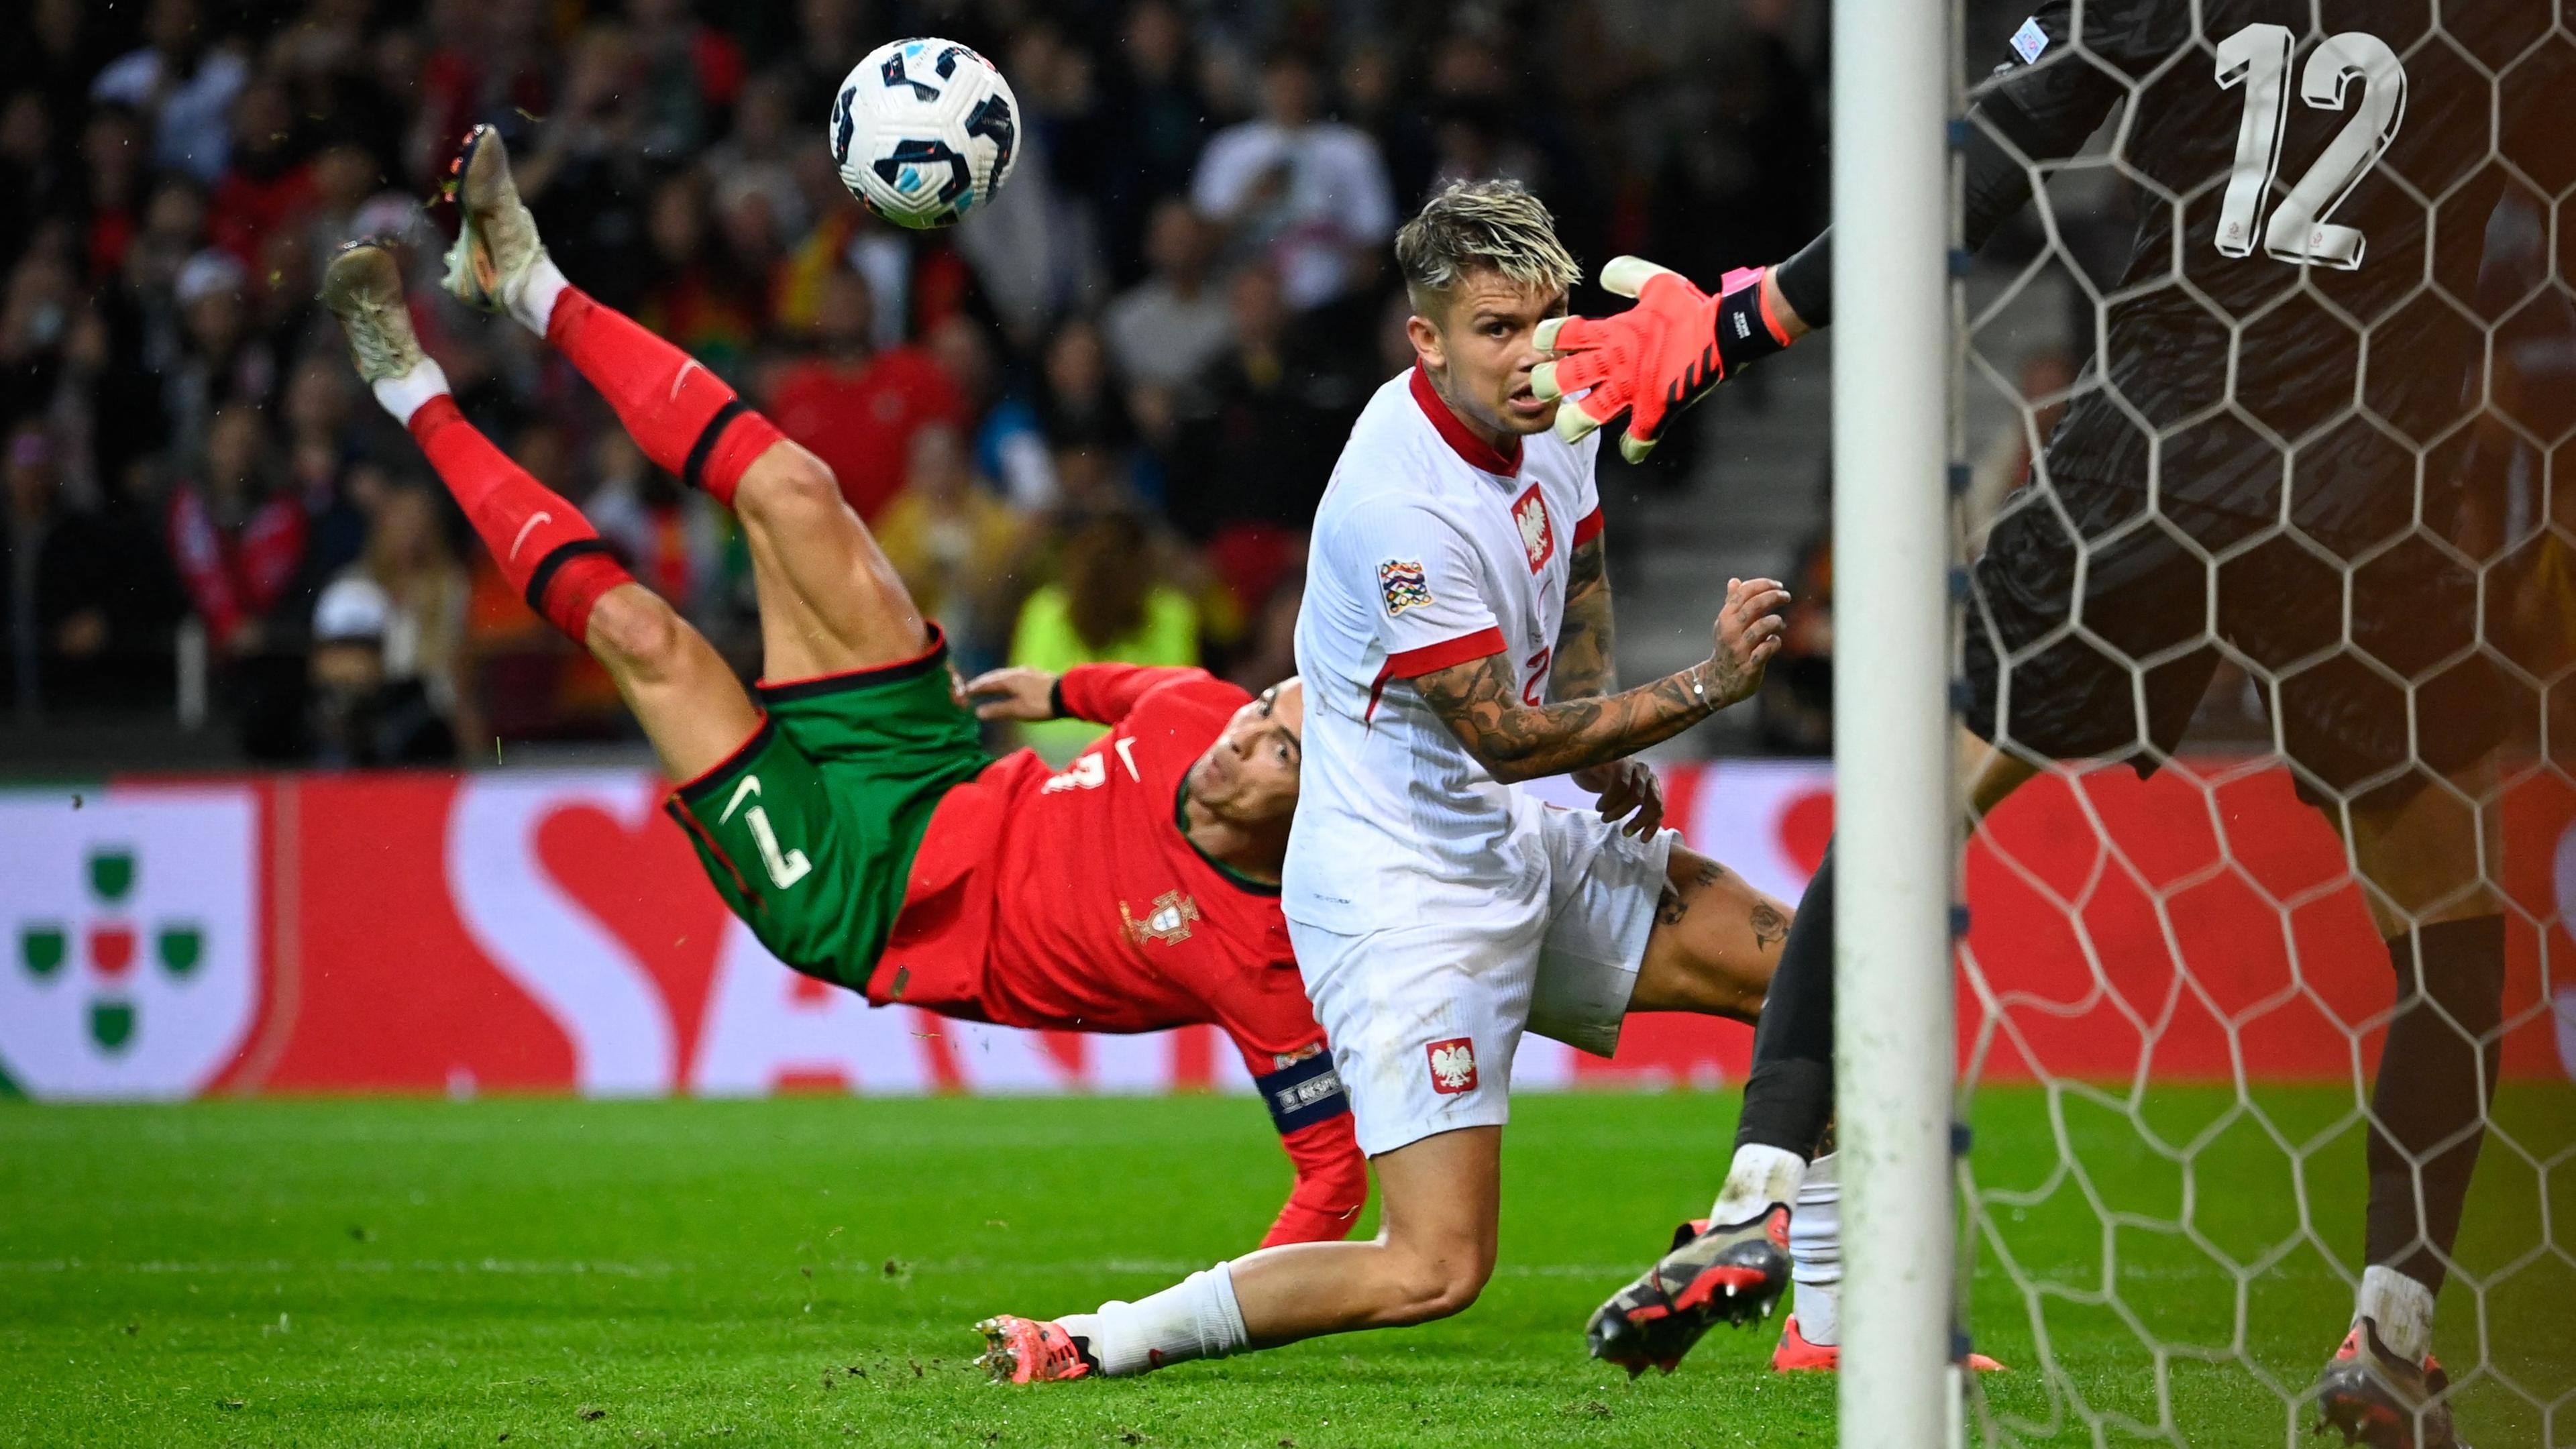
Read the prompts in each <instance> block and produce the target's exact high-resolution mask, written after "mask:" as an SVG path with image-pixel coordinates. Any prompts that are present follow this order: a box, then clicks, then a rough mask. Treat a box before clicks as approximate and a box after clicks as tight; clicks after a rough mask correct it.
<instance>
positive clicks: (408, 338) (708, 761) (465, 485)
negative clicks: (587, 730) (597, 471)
mask: <svg viewBox="0 0 2576 1449" xmlns="http://www.w3.org/2000/svg"><path fill="white" fill-rule="evenodd" d="M322 300H323V303H324V305H326V306H327V307H329V308H330V310H331V312H332V314H333V315H334V316H336V317H338V318H339V319H340V326H341V329H342V331H343V332H344V333H345V334H346V335H347V336H348V339H349V350H350V353H351V355H352V357H353V358H354V360H355V361H356V363H357V368H358V376H359V377H360V378H361V379H363V380H364V381H365V382H366V383H367V384H368V386H369V387H370V388H371V389H372V390H373V391H374V393H375V395H376V399H377V401H379V402H381V403H383V404H384V406H385V409H386V410H387V411H388V412H391V413H392V414H393V415H394V416H395V417H396V418H397V419H399V420H400V421H401V422H402V423H403V424H404V426H406V427H407V428H409V429H410V431H411V435H412V437H413V438H414V440H416V441H417V442H418V443H419V444H420V447H421V451H422V452H424V453H426V454H428V455H429V461H430V464H431V466H432V467H433V468H435V469H436V470H437V472H438V476H439V478H440V480H441V481H442V482H444V483H445V484H446V485H447V487H448V490H449V492H451V493H453V494H454V495H455V497H456V501H457V503H458V504H459V505H460V506H461V507H462V508H463V509H464V510H465V516H466V517H467V519H469V520H470V521H471V522H472V523H473V525H474V531H475V532H476V533H477V534H479V535H480V536H481V537H482V539H483V542H484V543H485V544H486V545H487V546H488V547H489V548H490V549H491V550H492V557H493V559H494V561H495V562H497V563H498V564H499V565H500V566H501V572H502V574H503V576H504V577H506V578H508V579H509V580H510V582H511V583H512V584H513V585H514V586H516V587H517V588H518V589H519V590H520V592H521V594H522V595H524V596H525V597H526V599H527V601H528V607H530V608H531V609H534V610H536V611H537V613H539V614H540V615H542V616H544V618H545V619H546V620H547V622H549V623H551V624H553V625H554V626H555V627H556V628H558V629H561V630H562V631H563V632H564V633H566V634H568V635H570V636H571V637H572V638H574V639H575V640H577V641H580V642H581V643H582V644H583V645H584V646H585V647H586V648H588V649H589V650H590V651H591V653H593V654H594V655H596V656H598V657H599V659H600V660H601V661H602V662H603V663H604V664H606V665H607V666H608V670H609V673H610V675H611V676H612V677H613V678H614V679H615V680H616V681H617V686H618V689H619V691H620V692H621V693H622V694H623V695H624V696H625V698H626V700H627V703H628V705H629V707H631V708H632V709H634V710H635V712H636V716H637V718H638V719H640V720H641V721H642V722H643V724H644V729H645V733H646V734H647V736H648V737H650V738H651V740H652V741H653V746H654V749H655V751H656V752H657V753H658V754H659V755H660V756H661V758H662V763H663V767H664V768H665V769H666V770H668V771H670V772H671V775H672V777H673V778H675V779H686V778H688V777H690V776H693V775H695V774H697V773H699V772H700V771H702V770H705V769H707V768H708V767H710V766H712V765H714V764H716V763H717V762H719V761H721V760H723V759H725V758H726V757H727V756H728V755H729V754H731V753H732V752H733V751H734V750H735V749H736V748H737V747H738V746H740V745H741V744H742V742H743V741H744V740H745V739H747V738H749V737H750V736H751V735H752V734H753V732H754V731H755V730H756V729H758V727H759V724H760V716H759V713H758V711H756V710H754V709H753V708H752V706H751V700H750V699H749V698H748V697H747V696H746V695H745V694H744V693H743V690H742V686H741V684H740V683H739V682H738V681H736V680H735V679H734V677H733V674H732V672H731V671H730V670H728V669H727V668H726V667H725V665H724V661H723V660H722V659H721V658H719V657H718V656H717V654H716V652H715V649H714V646H712V645H710V644H708V643H707V641H706V640H705V639H704V638H703V637H701V636H700V635H699V634H698V633H697V632H696V631H695V630H693V629H691V628H689V626H688V625H687V624H686V623H684V622H682V620H681V619H680V617H679V615H678V614H676V613H674V612H673V611H672V609H671V607H670V605H669V604H667V603H665V602H663V601H662V600H661V599H660V598H657V597H655V596H654V594H653V593H652V592H651V591H650V590H648V589H646V588H644V587H643V586H642V585H640V584H638V583H636V582H635V580H634V578H633V577H632V576H630V575H629V574H628V573H627V572H626V570H625V569H624V568H623V567H622V566H620V565H619V564H618V562H617V561H616V560H615V559H614V558H612V557H610V555H609V552H608V548H607V545H605V544H603V543H602V542H600V539H599V535H598V534H597V533H596V532H594V531H593V530H592V529H591V527H590V524H589V523H588V522H587V521H585V520H584V519H583V518H582V515H581V510H579V509H577V508H575V507H573V506H572V504H571V503H569V502H567V501H565V500H564V499H563V498H562V497H560V496H558V495H557V494H555V493H553V492H551V491H549V490H548V489H547V488H546V487H545V486H544V485H543V484H541V483H539V482H537V480H536V479H535V478H533V477H531V476H529V475H528V473H527V472H526V471H525V470H524V469H521V468H520V467H519V466H518V465H517V464H515V463H512V462H511V461H510V460H509V459H508V458H507V457H506V456H504V455H503V454H502V453H501V451H500V450H499V449H497V448H495V447H493V446H492V444H491V441H490V440H489V439H487V438H485V437H484V436H483V435H482V433H481V432H479V431H477V430H476V429H475V427H474V425H473V424H471V423H469V422H467V421H466V420H465V417H464V415H463V414H461V413H459V412H458V411H457V408H456V400H455V399H454V398H453V397H451V396H449V395H448V390H447V376H446V374H445V373H444V372H442V371H440V369H439V366H438V364H437V363H435V362H433V361H431V360H430V359H429V358H428V356H427V355H425V354H424V353H423V352H422V351H421V347H420V341H419V339H418V337H416V336H415V335H414V334H413V332H412V326H411V314H410V312H409V310H408V309H407V308H406V306H405V304H404V300H403V287H402V272H401V269H400V268H399V267H398V266H397V265H396V264H395V262H394V258H393V255H392V253H391V252H389V251H388V250H387V249H386V248H385V247H383V246H381V245H378V244H376V243H373V242H358V243H355V244H353V245H351V246H349V247H347V248H345V249H343V250H342V251H341V253H340V254H339V255H338V256H336V257H334V258H332V260H331V264H330V266H329V267H328V268H326V269H325V271H324V272H323V277H322Z"/></svg>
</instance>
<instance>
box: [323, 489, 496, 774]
mask: <svg viewBox="0 0 2576 1449" xmlns="http://www.w3.org/2000/svg"><path fill="white" fill-rule="evenodd" d="M468 587H469V586H468V583H467V577H466V573H465V568H464V566H463V565H461V564H459V563H458V562H457V561H456V558H455V555H454V554H452V553H450V552H449V551H448V548H447V541H446V539H445V538H444V537H443V536H442V535H441V533H440V527H439V513H438V504H437V501H436V499H435V498H434V497H433V495H432V494H431V493H430V492H429V490H428V489H426V488H424V487H422V486H420V485H419V484H417V483H407V484H403V485H400V486H397V487H394V488H392V489H389V490H388V491H387V492H386V493H385V494H384V496H383V498H382V499H381V500H380V501H379V502H378V504H377V506H376V514H375V531H374V533H373V534H372V535H371V536H370V537H369V538H368V540H367V552H366V556H365V558H364V559H362V560H361V561H360V562H358V563H357V564H355V565H353V566H352V567H350V568H349V569H347V570H345V571H344V572H342V573H341V574H340V576H339V577H337V578H335V579H333V580H332V581H331V583H330V584H329V585H328V586H327V587H325V588H324V589H323V590H322V591H321V596H320V597H319V599H317V600H316V602H315V604H314V609H313V652H312V656H311V673H312V683H313V690H312V694H311V709H312V729H313V736H312V746H313V749H314V752H315V757H316V758H317V759H318V760H320V761H321V762H322V763H325V764H336V765H396V764H404V765H418V764H436V763H443V762H446V761H449V760H453V759H455V758H456V741H457V738H458V734H459V730H458V728H457V720H458V717H459V715H460V711H461V709H462V706H463V698H464V697H463V692H462V690H461V689H460V688H459V669H460V666H461V664H462V662H463V656H464V640H465V601H466V594H467V591H468ZM476 732H478V731H475V730H473V729H472V728H471V726H470V725H469V726H468V729H467V731H466V733H467V734H468V735H471V734H472V733H476Z"/></svg>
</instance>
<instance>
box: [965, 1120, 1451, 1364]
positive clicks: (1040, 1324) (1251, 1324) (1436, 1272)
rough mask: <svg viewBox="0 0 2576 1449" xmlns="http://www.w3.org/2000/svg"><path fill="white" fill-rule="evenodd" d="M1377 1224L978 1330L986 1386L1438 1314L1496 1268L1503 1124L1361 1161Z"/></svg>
mask: <svg viewBox="0 0 2576 1449" xmlns="http://www.w3.org/2000/svg"><path fill="white" fill-rule="evenodd" d="M1370 1165H1371V1166H1372V1167H1373V1168H1375V1169H1376V1171H1377V1177H1378V1202H1379V1208H1380V1218H1379V1223H1380V1226H1379V1229H1378V1235H1377V1238H1376V1240H1375V1241H1373V1242H1366V1243H1335V1242H1317V1243H1293V1244H1289V1245H1286V1246H1282V1247H1277V1248H1264V1249H1262V1250H1261V1251H1259V1252H1257V1253H1248V1254H1246V1255H1244V1256H1243V1257H1240V1258H1237V1259H1234V1260H1233V1261H1232V1262H1227V1263H1219V1264H1217V1265H1216V1266H1214V1267H1212V1268H1208V1269H1206V1270H1204V1271H1201V1272H1197V1273H1192V1274H1191V1275H1190V1276H1189V1277H1188V1278H1187V1279H1185V1280H1183V1281H1182V1282H1180V1283H1177V1284H1174V1285H1173V1286H1172V1287H1169V1288H1166V1289H1164V1290H1163V1291H1161V1292H1159V1293H1154V1294H1149V1295H1147V1296H1146V1297H1144V1298H1141V1299H1138V1300H1137V1301H1135V1302H1133V1303H1126V1302H1112V1303H1104V1304H1102V1305H1101V1306H1100V1307H1099V1308H1098V1309H1097V1310H1095V1311H1093V1312H1090V1313H1070V1314H1067V1315H1065V1316H1064V1317H1063V1318H1060V1319H1054V1320H1040V1319H1025V1318H1018V1317H1014V1316H1011V1315H1003V1316H1000V1317H995V1318H988V1319H986V1320H984V1321H983V1322H982V1323H980V1324H978V1325H977V1328H978V1330H979V1331H980V1332H982V1333H983V1335H984V1341H985V1351H984V1355H983V1357H982V1358H980V1359H978V1360H977V1362H978V1363H980V1364H982V1365H983V1366H984V1368H985V1370H986V1371H987V1372H988V1373H990V1374H991V1375H992V1376H993V1378H994V1379H995V1381H996V1382H1002V1383H1033V1382H1051V1381H1056V1380H1062V1379H1073V1378H1094V1377H1109V1378H1119V1377H1123V1376H1126V1375H1129V1374H1139V1373H1145V1372H1148V1371H1151V1370H1154V1369H1161V1368H1169V1367H1171V1366H1172V1365H1174V1364H1180V1363H1187V1362H1188V1361H1190V1360H1191V1359H1199V1358H1223V1357H1225V1356H1226V1355H1229V1354H1233V1353H1239V1352H1242V1351H1243V1350H1245V1349H1249V1348H1276V1347H1278V1346H1279V1345H1281V1344H1285V1343H1295V1342H1296V1341H1298V1340H1299V1339H1304V1338H1314V1337H1316V1336H1318V1335H1321V1334H1327V1333H1348V1332H1352V1331H1354V1330H1358V1329H1364V1328H1398V1327H1403V1326H1405V1325H1407V1324H1415V1323H1427V1322H1429V1321H1431V1320H1432V1319H1435V1318H1446V1317H1448V1316H1449V1315H1451V1314H1453V1313H1458V1312H1461V1311H1463V1310H1465V1309H1466V1307H1467V1306H1468V1305H1469V1304H1471V1303H1473V1302H1475V1301H1476V1296H1477V1294H1479V1293H1480V1292H1482V1291H1483V1290H1484V1286H1485V1282H1486V1280H1487V1279H1488V1278H1489V1277H1491V1276H1492V1274H1493V1271H1494V1241H1495V1228H1496V1224H1497V1223H1498V1222H1499V1221H1500V1218H1501V1207H1502V1129H1501V1128H1499V1127H1466V1128H1459V1129H1456V1130H1453V1131H1448V1132H1442V1133H1438V1134H1436V1135H1434V1136H1430V1137H1424V1138H1420V1139H1417V1140H1416V1141H1413V1142H1410V1143H1407V1144H1405V1145H1404V1146H1402V1147H1399V1148H1396V1149H1394V1150H1392V1151H1390V1152H1385V1153H1381V1154H1380V1155H1378V1156H1377V1157H1374V1158H1372V1159H1371V1160H1370Z"/></svg>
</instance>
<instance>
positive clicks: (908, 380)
mask: <svg viewBox="0 0 2576 1449" xmlns="http://www.w3.org/2000/svg"><path fill="white" fill-rule="evenodd" d="M874 320H875V319H874V317H873V314H872V311H871V307H870V300H869V295H868V284H867V283H866V282H865V281H864V280H862V279H861V278H860V277H859V275H858V274H857V273H855V272H835V273H833V274H832V276H831V277H830V278H829V279H828V280H826V281H825V282H824V284H823V291H822V297H821V304H820V306H819V308H818V309H817V312H816V316H815V328H814V332H815V336H814V340H815V343H816V345H817V355H816V356H813V357H810V358H807V359H806V360H804V361H802V362H798V363H795V364H793V365H791V366H790V367H788V368H786V369H785V370H784V371H782V372H781V373H780V375H779V378H778V382H777V385H776V388H775V390H774V391H773V393H772V394H771V396H770V399H769V403H768V408H767V411H768V413H769V416H770V417H771V418H772V419H773V420H775V421H776V422H777V424H778V426H779V428H780V430H781V431H783V432H785V433H786V434H787V436H788V437H790V438H793V439H795V440H796V441H797V442H799V443H802V444H804V445H805V446H806V447H808V448H811V449H813V450H814V454H815V456H817V457H819V458H821V459H822V460H823V461H824V462H825V463H827V464H829V465H830V466H831V469H832V472H833V475H834V476H836V477H837V478H839V479H840V482H841V495H842V496H843V497H845V498H847V499H848V500H849V501H850V506H851V507H852V508H855V509H857V510H858V512H859V516H860V517H861V518H864V519H867V520H869V521H870V522H874V521H875V519H876V517H877V515H878V513H880V512H882V511H883V510H884V508H885V505H886V503H887V501H888V500H889V499H891V498H893V497H894V494H895V491H896V490H897V489H899V488H901V487H902V486H903V470H904V462H905V458H906V457H907V455H908V454H909V453H910V451H911V448H912V435H913V433H914V432H915V431H916V430H918V429H919V428H920V427H921V426H922V425H923V424H925V423H928V422H932V421H939V422H947V423H963V422H964V421H965V420H966V399H965V396H964V394H962V393H961V392H959V391H958V388H957V384H956V383H955V382H954V381H953V380H952V379H951V378H950V377H949V375H948V374H947V373H946V372H944V371H942V370H941V369H940V367H939V364H937V363H935V362H933V361H931V360H930V356H929V354H927V353H925V352H923V351H921V350H920V349H918V348H915V347H910V346H905V347H895V348H888V349H886V350H885V351H882V352H879V351H876V350H874V349H873V348H872V347H871V346H870V344H869V335H870V329H871V328H872V327H873V326H874ZM540 476H542V475H540Z"/></svg>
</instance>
